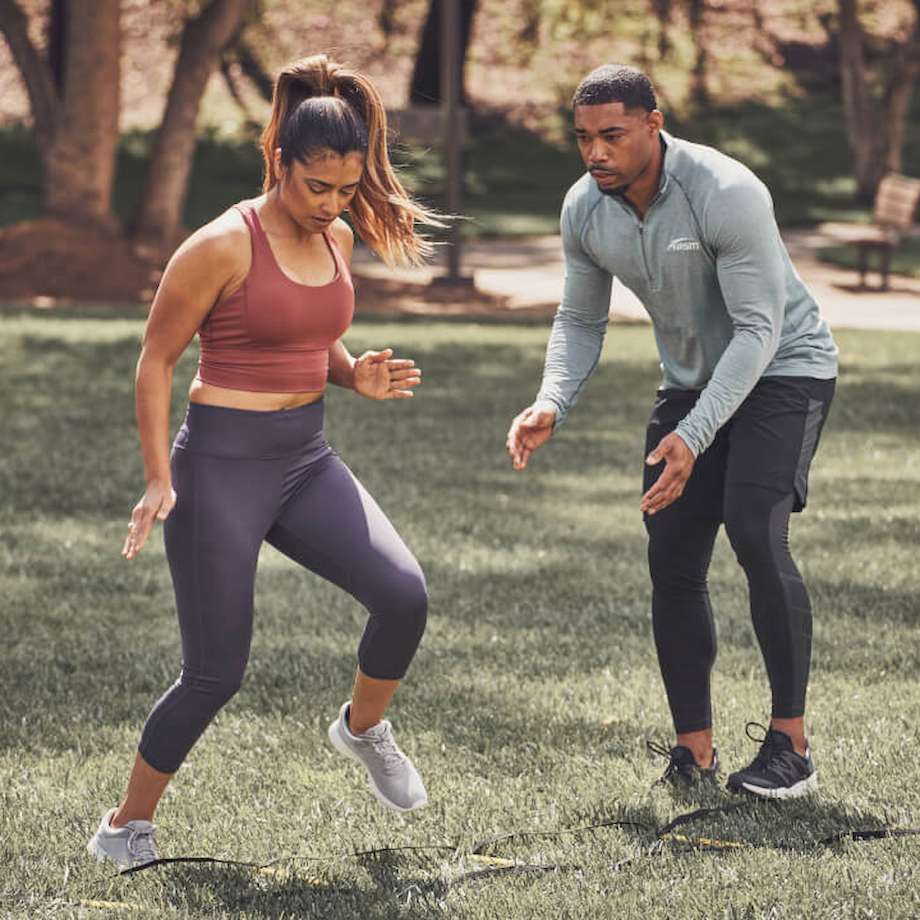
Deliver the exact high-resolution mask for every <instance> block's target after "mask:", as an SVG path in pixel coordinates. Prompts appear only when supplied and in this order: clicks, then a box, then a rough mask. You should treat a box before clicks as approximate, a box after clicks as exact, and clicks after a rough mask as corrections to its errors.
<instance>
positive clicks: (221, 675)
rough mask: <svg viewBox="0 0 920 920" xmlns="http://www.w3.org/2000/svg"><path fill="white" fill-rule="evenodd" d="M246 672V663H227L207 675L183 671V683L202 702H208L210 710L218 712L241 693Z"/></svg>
mask: <svg viewBox="0 0 920 920" xmlns="http://www.w3.org/2000/svg"><path fill="white" fill-rule="evenodd" d="M245 672H246V663H245V662H243V663H242V664H239V663H237V662H226V661H225V662H222V663H221V666H220V667H219V668H217V669H216V670H209V671H208V672H207V673H204V672H200V671H199V672H188V671H186V670H183V672H182V678H181V683H182V684H183V686H184V687H185V688H186V689H187V690H188V691H190V692H191V693H192V694H194V695H195V696H199V697H200V698H201V699H202V701H207V706H208V708H210V709H213V710H214V712H217V710H218V709H220V708H221V707H222V706H224V705H226V704H227V703H228V702H230V700H231V699H233V697H234V696H236V694H237V693H238V692H239V689H240V687H241V686H242V685H243V676H244V674H245Z"/></svg>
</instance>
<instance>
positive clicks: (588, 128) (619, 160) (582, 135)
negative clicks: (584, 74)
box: [575, 102, 663, 195]
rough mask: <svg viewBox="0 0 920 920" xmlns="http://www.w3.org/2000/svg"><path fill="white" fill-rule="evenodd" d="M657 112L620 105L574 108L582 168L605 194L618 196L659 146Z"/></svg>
mask: <svg viewBox="0 0 920 920" xmlns="http://www.w3.org/2000/svg"><path fill="white" fill-rule="evenodd" d="M662 122H663V119H662V115H661V112H659V111H658V110H657V109H656V110H655V111H654V112H646V111H645V109H641V108H640V109H626V108H625V107H624V105H623V103H622V102H605V103H603V104H601V105H576V106H575V139H576V141H577V142H578V151H579V153H580V154H581V158H582V160H584V163H585V166H586V167H587V169H588V171H589V172H590V173H591V175H592V176H593V177H594V180H595V182H597V187H598V188H599V189H600V190H601V191H602V192H603V193H604V194H606V195H622V194H625V192H626V190H627V189H628V188H629V185H630V183H632V182H635V180H636V179H637V178H638V177H639V176H640V175H641V174H642V173H643V172H644V171H645V169H646V168H647V167H648V165H649V163H650V162H651V160H652V157H653V155H654V152H655V148H656V146H657V145H658V144H659V143H660V142H659V139H658V132H659V131H660V130H661V125H662Z"/></svg>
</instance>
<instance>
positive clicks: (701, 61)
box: [687, 0, 709, 108]
mask: <svg viewBox="0 0 920 920" xmlns="http://www.w3.org/2000/svg"><path fill="white" fill-rule="evenodd" d="M705 17H706V0H689V4H688V9H687V19H688V20H689V24H690V32H691V34H692V35H693V46H694V48H695V49H696V60H695V61H694V63H693V73H692V74H691V77H690V99H691V100H692V101H693V104H694V105H695V106H696V107H697V108H705V107H706V106H707V105H709V87H708V86H707V80H706V77H707V72H708V70H709V48H708V46H707V44H706V34H705V28H706V24H705Z"/></svg>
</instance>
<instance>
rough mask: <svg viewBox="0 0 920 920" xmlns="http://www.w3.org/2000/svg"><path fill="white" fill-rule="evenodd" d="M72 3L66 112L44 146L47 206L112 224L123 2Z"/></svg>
mask: <svg viewBox="0 0 920 920" xmlns="http://www.w3.org/2000/svg"><path fill="white" fill-rule="evenodd" d="M69 7H70V15H69V16H68V17H67V23H66V30H67V31H66V36H67V38H66V47H67V51H66V55H65V66H64V91H63V98H62V107H61V113H60V117H59V118H58V119H57V123H56V124H55V126H54V132H53V137H52V140H51V142H50V144H48V145H47V146H46V148H45V150H44V165H45V178H44V184H45V188H44V192H45V210H46V211H47V212H48V213H49V214H52V215H54V216H57V217H61V218H63V219H65V220H70V221H74V222H77V221H88V222H90V223H95V224H99V225H103V226H106V227H109V228H112V227H114V226H115V217H114V215H113V214H112V210H111V201H112V182H113V180H114V177H115V154H116V151H117V149H118V116H119V84H120V79H119V77H120V69H121V47H120V45H121V42H120V2H119V0H72V3H71V4H69ZM49 79H50V72H49Z"/></svg>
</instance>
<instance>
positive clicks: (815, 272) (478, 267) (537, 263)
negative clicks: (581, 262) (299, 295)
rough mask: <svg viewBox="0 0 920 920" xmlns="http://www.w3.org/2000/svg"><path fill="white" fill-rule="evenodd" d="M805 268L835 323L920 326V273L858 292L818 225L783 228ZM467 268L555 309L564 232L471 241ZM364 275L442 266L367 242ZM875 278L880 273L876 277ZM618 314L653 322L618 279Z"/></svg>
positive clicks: (521, 304) (415, 273) (510, 304)
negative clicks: (374, 253)
mask: <svg viewBox="0 0 920 920" xmlns="http://www.w3.org/2000/svg"><path fill="white" fill-rule="evenodd" d="M783 236H784V239H785V241H786V246H787V247H788V249H789V253H790V255H791V256H792V259H793V261H794V262H795V265H796V268H797V269H798V271H799V274H800V275H801V276H802V278H803V280H804V281H805V283H806V284H807V285H808V287H809V289H810V290H811V292H812V293H813V294H814V295H815V297H816V299H817V300H818V303H819V304H821V310H822V313H823V314H824V316H825V318H826V319H827V320H828V322H829V323H830V325H831V326H832V327H833V328H855V329H900V330H910V331H920V279H907V278H903V277H897V276H896V277H893V278H892V279H891V290H890V291H887V292H880V291H856V290H854V286H855V284H856V282H857V281H858V276H857V274H856V272H855V271H849V270H847V269H842V268H837V267H836V266H833V265H828V264H826V263H824V262H819V261H818V259H817V258H816V256H815V250H816V248H818V247H819V246H821V245H827V243H828V241H827V239H826V238H825V237H822V236H821V235H820V234H819V233H817V232H815V231H802V230H796V231H790V232H788V233H784V234H783ZM463 257H464V270H465V271H467V272H472V274H473V276H474V278H475V282H476V286H477V287H478V288H479V289H480V290H482V291H487V292H489V293H491V294H499V295H503V296H505V297H507V298H508V301H507V309H509V310H510V311H511V312H514V311H515V310H521V309H526V310H527V311H528V312H532V311H533V310H536V309H545V310H546V312H547V314H551V313H552V311H553V310H555V306H556V303H557V302H558V300H559V295H560V293H561V291H562V277H563V263H562V247H561V244H560V241H559V238H558V237H557V236H541V237H530V238H526V239H510V240H483V241H477V242H474V243H469V244H467V246H466V247H465V250H464V254H463ZM355 272H356V274H358V275H361V274H364V275H370V276H377V277H385V278H393V279H396V280H406V281H416V282H422V283H426V282H428V281H429V280H431V278H432V277H433V276H434V275H435V274H439V273H440V269H439V268H435V269H432V268H421V269H407V270H399V271H396V272H394V271H392V270H391V269H388V268H386V266H384V265H381V264H380V263H378V262H376V261H375V260H374V259H373V258H372V257H371V256H370V254H369V253H368V252H367V250H366V249H362V248H360V247H359V248H358V249H357V250H356V252H355ZM870 283H876V277H875V276H874V275H871V276H870ZM611 315H612V317H614V318H616V319H621V320H627V321H629V320H633V321H642V322H647V321H648V314H646V312H645V310H644V309H643V307H642V304H641V303H640V302H639V300H638V299H637V298H636V297H635V295H633V294H632V292H631V291H629V290H627V289H626V288H625V287H623V285H621V284H620V283H619V282H618V281H614V285H613V295H612V297H611Z"/></svg>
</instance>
